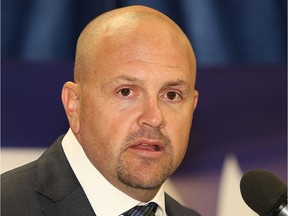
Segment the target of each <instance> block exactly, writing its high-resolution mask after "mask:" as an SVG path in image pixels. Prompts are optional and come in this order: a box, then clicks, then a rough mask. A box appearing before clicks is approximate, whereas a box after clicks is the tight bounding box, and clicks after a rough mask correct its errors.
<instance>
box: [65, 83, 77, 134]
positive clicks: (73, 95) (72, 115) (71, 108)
mask: <svg viewBox="0 0 288 216" xmlns="http://www.w3.org/2000/svg"><path fill="white" fill-rule="evenodd" d="M79 93H80V92H79V87H78V85H77V84H76V83H73V82H66V83H65V84H64V86H63V89H62V103H63V105H64V109H65V112H66V115H67V118H68V121H69V125H70V128H71V130H72V131H73V132H74V133H75V134H76V133H78V132H79V130H80V123H79Z"/></svg>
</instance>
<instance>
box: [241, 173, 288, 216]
mask: <svg viewBox="0 0 288 216" xmlns="http://www.w3.org/2000/svg"><path fill="white" fill-rule="evenodd" d="M240 190H241V194H242V197H243V199H244V201H245V202H246V204H247V205H248V206H249V207H250V208H251V209H252V210H253V211H255V212H256V213H257V214H259V215H263V216H264V215H271V212H273V215H277V214H278V213H277V214H276V212H279V207H280V206H281V205H283V204H284V206H285V203H283V202H286V204H287V186H286V185H285V184H284V183H283V182H282V181H281V180H280V179H278V178H277V177H276V176H275V175H273V174H271V173H269V172H267V171H264V170H252V171H249V172H247V173H246V174H245V175H243V177H242V179H241V181H240ZM281 202H282V203H281ZM284 206H283V207H284ZM274 212H275V213H274Z"/></svg>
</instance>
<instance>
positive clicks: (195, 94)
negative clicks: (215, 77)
mask: <svg viewBox="0 0 288 216" xmlns="http://www.w3.org/2000/svg"><path fill="white" fill-rule="evenodd" d="M198 98H199V92H198V91H197V90H194V110H195V109H196V106H197V103H198ZM194 110H193V111H194Z"/></svg>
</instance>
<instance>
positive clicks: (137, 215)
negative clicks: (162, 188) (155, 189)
mask: <svg viewBox="0 0 288 216" xmlns="http://www.w3.org/2000/svg"><path fill="white" fill-rule="evenodd" d="M157 207H158V205H157V204H156V203H155V202H150V203H148V204H147V205H145V206H135V207H134V208H132V209H130V210H128V211H126V212H125V213H124V214H123V216H155V212H156V210H157Z"/></svg>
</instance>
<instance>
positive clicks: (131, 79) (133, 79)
mask: <svg viewBox="0 0 288 216" xmlns="http://www.w3.org/2000/svg"><path fill="white" fill-rule="evenodd" d="M117 81H128V82H132V83H140V84H144V80H142V79H139V78H137V77H131V76H119V77H117V78H116V79H114V80H113V81H112V82H117Z"/></svg>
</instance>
